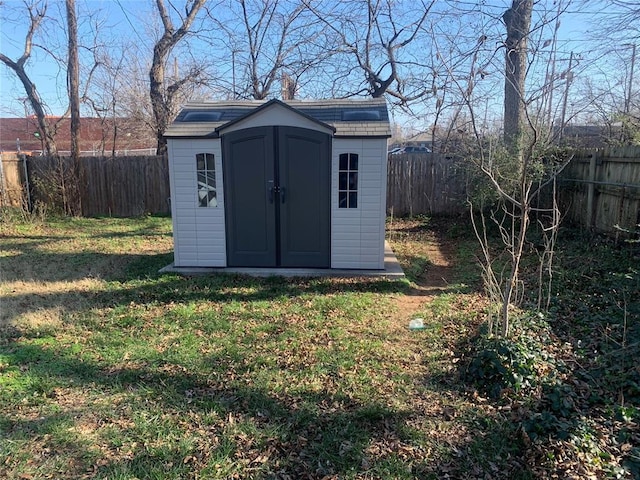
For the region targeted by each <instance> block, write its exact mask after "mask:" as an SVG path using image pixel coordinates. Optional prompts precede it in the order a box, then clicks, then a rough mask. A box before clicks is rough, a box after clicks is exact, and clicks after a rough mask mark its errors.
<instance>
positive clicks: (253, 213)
mask: <svg viewBox="0 0 640 480" xmlns="http://www.w3.org/2000/svg"><path fill="white" fill-rule="evenodd" d="M222 139H223V140H222V143H223V163H224V169H223V171H224V186H225V188H224V192H225V205H226V207H225V208H226V210H225V218H226V232H227V233H226V235H227V264H228V265H229V266H235V267H315V268H328V267H329V266H330V254H329V249H330V247H329V245H330V220H329V219H330V188H331V138H330V136H329V135H327V134H324V133H321V132H317V131H315V130H308V129H303V128H297V127H284V126H274V127H253V128H247V129H244V130H237V131H234V132H230V133H228V134H225V135H223V137H222Z"/></svg>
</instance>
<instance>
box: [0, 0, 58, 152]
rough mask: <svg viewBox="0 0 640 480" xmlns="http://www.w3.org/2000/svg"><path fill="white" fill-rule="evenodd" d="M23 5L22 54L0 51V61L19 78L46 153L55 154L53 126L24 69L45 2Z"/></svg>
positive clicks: (38, 0) (43, 11) (44, 13)
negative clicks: (26, 19)
mask: <svg viewBox="0 0 640 480" xmlns="http://www.w3.org/2000/svg"><path fill="white" fill-rule="evenodd" d="M25 7H26V10H27V13H28V15H29V26H28V28H27V33H26V35H25V39H24V49H23V52H22V55H21V56H20V58H18V59H17V60H12V59H10V58H9V57H7V56H6V55H4V54H3V53H0V61H2V63H4V64H5V65H6V66H7V67H8V68H10V69H11V70H12V71H13V72H14V73H15V74H16V76H17V77H18V79H19V80H20V83H21V84H22V86H23V88H24V91H25V93H26V95H27V99H28V101H29V105H30V106H31V109H32V110H33V112H34V113H35V115H36V119H37V120H38V127H39V129H40V132H41V135H42V140H43V143H44V146H45V149H46V151H47V154H49V155H57V153H58V148H57V146H56V140H55V128H54V127H53V126H52V125H51V124H50V123H49V120H48V119H47V114H46V107H45V104H44V102H43V100H42V99H41V98H40V95H39V94H38V91H37V89H36V85H35V84H34V83H33V82H32V81H31V78H30V76H29V74H28V73H27V71H26V64H27V62H28V61H29V59H30V58H31V54H32V52H33V38H34V35H35V34H36V32H37V31H38V29H39V28H40V27H41V24H42V21H43V19H44V18H45V16H46V13H47V2H46V0H35V1H32V2H27V1H25Z"/></svg>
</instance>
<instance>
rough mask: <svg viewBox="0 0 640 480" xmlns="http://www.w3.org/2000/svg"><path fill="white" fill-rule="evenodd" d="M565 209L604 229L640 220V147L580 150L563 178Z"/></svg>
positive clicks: (587, 224)
mask: <svg viewBox="0 0 640 480" xmlns="http://www.w3.org/2000/svg"><path fill="white" fill-rule="evenodd" d="M560 185H561V189H560V200H561V205H562V206H563V211H564V212H565V213H566V215H567V217H568V218H569V219H570V220H571V221H572V222H574V223H577V224H578V225H580V226H582V227H586V228H589V229H594V230H597V231H602V232H616V231H617V228H616V226H619V227H621V228H623V229H626V230H629V231H637V226H638V224H640V147H637V146H628V147H620V148H606V149H595V150H585V151H580V152H577V153H576V155H575V157H574V158H573V160H572V161H571V163H570V164H569V165H568V166H567V167H566V168H565V170H564V171H563V173H562V176H561V178H560Z"/></svg>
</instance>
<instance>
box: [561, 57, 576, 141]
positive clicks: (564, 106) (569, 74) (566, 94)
mask: <svg viewBox="0 0 640 480" xmlns="http://www.w3.org/2000/svg"><path fill="white" fill-rule="evenodd" d="M572 67H573V52H571V55H570V56H569V68H568V69H567V83H566V84H565V87H564V99H563V100H562V117H560V140H562V137H564V120H565V117H566V115H567V98H568V97H569V86H570V85H571V80H573V72H572V71H571V68H572Z"/></svg>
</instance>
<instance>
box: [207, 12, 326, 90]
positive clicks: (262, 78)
mask: <svg viewBox="0 0 640 480" xmlns="http://www.w3.org/2000/svg"><path fill="white" fill-rule="evenodd" d="M227 13H228V15H229V16H228V17H225V18H222V19H221V18H218V17H213V16H212V20H213V22H214V24H215V25H216V29H217V30H222V31H224V32H225V33H226V39H225V40H224V43H225V48H226V49H228V50H230V51H231V63H232V65H231V72H229V75H227V77H228V78H230V79H231V82H230V85H229V86H228V87H227V90H229V91H230V95H229V96H231V97H232V98H251V99H254V100H263V99H266V98H268V97H274V96H278V95H279V94H280V93H281V91H278V90H276V89H274V85H275V84H276V83H277V82H278V80H282V81H283V82H284V84H286V85H284V84H283V89H284V90H286V92H285V96H287V95H289V96H290V94H293V96H294V97H295V95H296V92H297V91H298V89H299V87H300V86H301V85H302V84H303V83H304V82H305V81H304V77H305V75H307V76H308V75H310V72H312V71H313V70H314V69H315V68H316V67H318V66H319V65H321V64H323V62H324V61H325V60H326V59H327V58H328V57H330V56H331V55H332V54H333V50H332V48H331V46H330V45H328V44H327V42H326V41H324V32H323V27H324V24H323V23H322V22H321V21H320V20H318V18H316V16H315V15H313V14H311V12H310V10H309V9H308V8H307V6H306V5H305V4H304V2H301V1H298V0H264V1H263V0H238V1H232V2H229V4H228V8H227ZM284 90H283V91H284Z"/></svg>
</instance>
